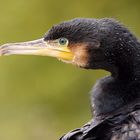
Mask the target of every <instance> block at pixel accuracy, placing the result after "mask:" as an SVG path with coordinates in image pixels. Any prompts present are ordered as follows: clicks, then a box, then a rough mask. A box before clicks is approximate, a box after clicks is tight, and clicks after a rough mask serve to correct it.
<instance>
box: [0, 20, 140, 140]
mask: <svg viewBox="0 0 140 140" xmlns="http://www.w3.org/2000/svg"><path fill="white" fill-rule="evenodd" d="M12 54H20V55H23V54H26V55H43V56H52V57H56V58H59V59H60V60H62V61H64V62H68V63H72V64H74V65H76V66H79V67H81V68H85V69H104V70H107V71H109V72H110V73H111V74H110V76H107V77H104V78H102V79H100V80H98V81H97V83H96V84H95V86H94V88H93V89H92V91H91V93H92V95H91V107H92V114H93V119H92V120H91V121H90V122H89V123H87V124H86V125H84V126H83V127H81V128H79V129H76V130H73V131H71V132H69V133H68V134H66V135H64V136H63V137H62V138H60V140H140V42H139V41H138V39H137V38H136V37H135V36H134V35H133V34H132V33H131V32H130V31H129V30H128V29H127V28H125V27H124V26H123V25H122V24H120V23H119V22H117V21H116V20H114V19H108V18H105V19H87V18H78V19H74V20H70V21H67V22H63V23H60V24H58V25H55V26H54V27H52V28H51V29H50V30H49V31H48V33H47V34H46V35H45V37H44V38H43V39H39V40H35V41H30V42H23V43H12V44H4V45H2V46H1V48H0V55H12Z"/></svg>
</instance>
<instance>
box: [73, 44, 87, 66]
mask: <svg viewBox="0 0 140 140" xmlns="http://www.w3.org/2000/svg"><path fill="white" fill-rule="evenodd" d="M72 52H73V53H74V58H73V64H74V65H77V66H79V67H86V66H87V65H88V59H89V56H88V51H87V50H86V47H84V46H76V47H73V49H72Z"/></svg>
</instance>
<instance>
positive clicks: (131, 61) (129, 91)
mask: <svg viewBox="0 0 140 140" xmlns="http://www.w3.org/2000/svg"><path fill="white" fill-rule="evenodd" d="M127 45H129V44H127ZM127 47H128V46H127ZM124 55H125V54H122V55H121V56H122V57H120V59H121V61H120V60H119V62H120V63H118V67H116V68H114V69H112V70H111V71H110V72H111V76H108V77H105V78H103V79H101V80H100V81H99V82H98V83H97V84H96V85H95V88H94V89H93V92H94V94H93V98H92V99H93V106H94V108H95V114H96V115H101V114H106V113H110V112H114V111H116V109H119V108H122V107H123V106H125V105H129V104H131V103H132V102H135V101H136V100H140V43H139V42H137V43H135V46H133V47H132V46H131V55H130V57H129V56H128V58H126V59H125V58H123V56H124ZM126 55H127V54H126Z"/></svg>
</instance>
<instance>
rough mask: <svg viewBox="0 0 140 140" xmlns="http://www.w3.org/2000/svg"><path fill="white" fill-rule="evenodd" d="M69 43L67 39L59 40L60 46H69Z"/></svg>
mask: <svg viewBox="0 0 140 140" xmlns="http://www.w3.org/2000/svg"><path fill="white" fill-rule="evenodd" d="M67 43H68V39H66V38H60V39H59V44H60V45H67Z"/></svg>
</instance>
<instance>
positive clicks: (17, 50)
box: [0, 18, 132, 71]
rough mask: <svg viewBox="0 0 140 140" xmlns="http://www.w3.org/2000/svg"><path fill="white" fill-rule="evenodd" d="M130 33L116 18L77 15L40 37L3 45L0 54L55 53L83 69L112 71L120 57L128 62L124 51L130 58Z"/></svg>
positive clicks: (46, 54) (53, 54)
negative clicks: (92, 17) (81, 16)
mask: <svg viewBox="0 0 140 140" xmlns="http://www.w3.org/2000/svg"><path fill="white" fill-rule="evenodd" d="M130 36H132V35H131V34H130V33H129V32H128V30H127V29H126V28H124V27H123V26H122V25H120V24H119V23H118V22H117V21H115V20H114V19H107V18H106V19H88V18H77V19H73V20H70V21H66V22H63V23H60V24H58V25H55V26H53V27H52V28H51V29H50V30H49V31H48V32H47V33H46V34H45V36H44V37H43V38H41V39H39V40H35V41H29V42H23V43H10V44H5V45H2V46H1V48H0V54H1V55H12V54H19V55H42V56H52V57H56V58H58V59H60V60H62V61H64V62H66V63H71V64H74V65H77V66H79V67H82V68H91V69H97V68H102V69H106V70H109V71H111V69H112V68H114V67H116V66H117V65H118V64H119V63H118V62H120V59H122V60H121V62H123V61H125V59H124V58H123V57H122V56H124V54H125V55H126V54H127V55H129V58H130V54H131V48H129V50H128V49H127V45H126V42H128V37H130ZM126 51H127V53H126ZM129 58H127V59H126V61H128V59H129ZM118 60H119V61H118Z"/></svg>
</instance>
